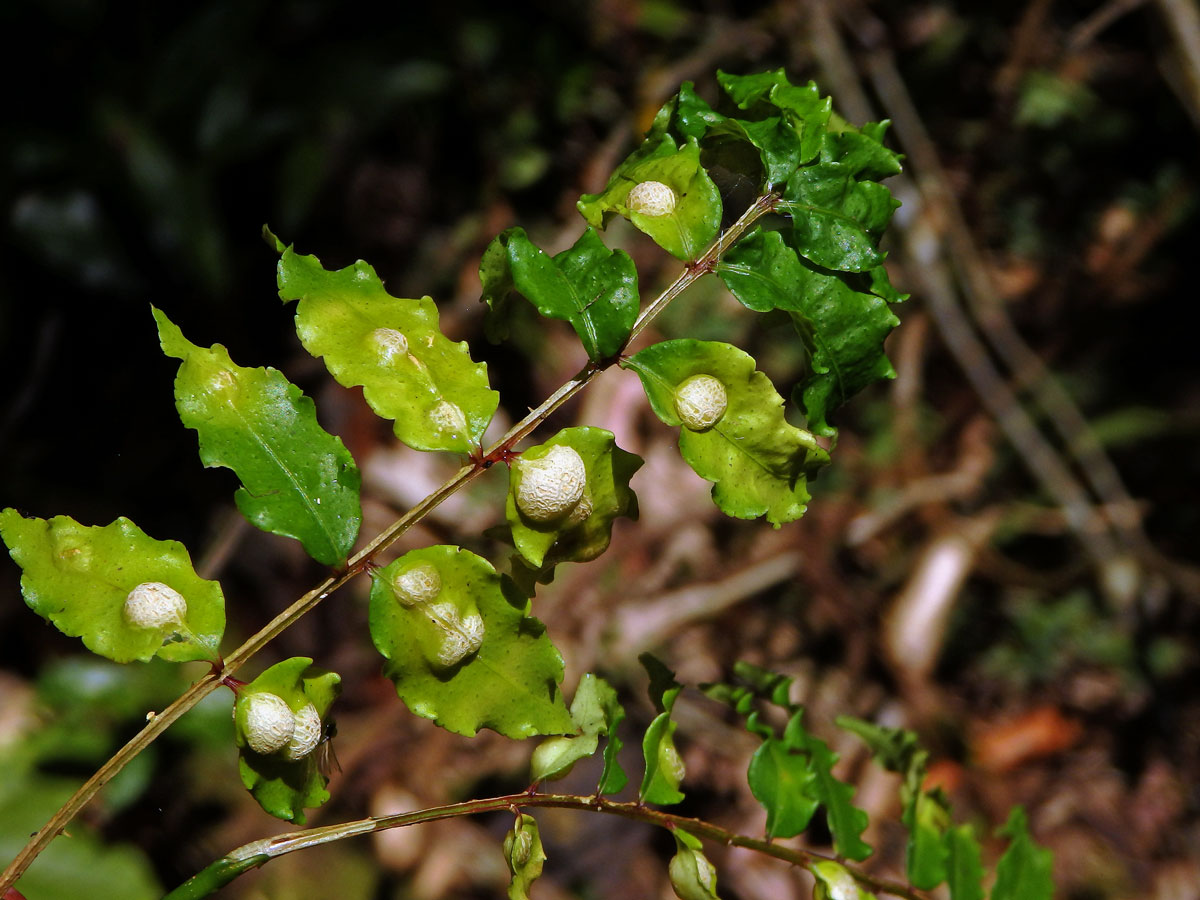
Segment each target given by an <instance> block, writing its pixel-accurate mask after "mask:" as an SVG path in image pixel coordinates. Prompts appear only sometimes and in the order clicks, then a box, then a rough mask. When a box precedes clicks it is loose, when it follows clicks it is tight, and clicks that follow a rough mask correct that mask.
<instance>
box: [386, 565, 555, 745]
mask: <svg viewBox="0 0 1200 900" xmlns="http://www.w3.org/2000/svg"><path fill="white" fill-rule="evenodd" d="M401 597H403V598H404V602H403V603H402V602H401V599H400V598H401ZM405 604H411V605H405ZM528 609H529V603H528V600H527V599H526V598H524V597H522V596H520V592H519V591H518V590H517V589H516V587H515V586H514V585H513V584H512V582H511V581H508V580H502V579H501V578H500V576H499V575H497V574H496V570H495V569H493V568H492V566H491V565H490V564H489V563H488V562H487V561H486V560H484V559H482V558H481V557H479V556H476V555H475V554H473V553H470V552H468V551H466V550H463V549H461V548H459V547H453V546H448V545H440V546H435V547H424V548H422V549H419V550H412V551H410V552H408V553H406V554H405V555H404V556H402V557H400V558H399V559H397V560H395V561H394V562H392V563H391V564H389V565H387V566H385V567H384V568H382V569H379V570H377V571H376V572H375V573H374V577H373V583H372V586H371V612H370V627H371V638H372V640H374V642H375V646H376V647H377V648H378V650H379V652H380V653H381V654H383V656H384V657H385V658H386V659H387V660H388V662H387V663H386V664H385V665H384V670H383V671H384V674H385V675H386V676H387V677H388V678H390V679H391V680H392V682H393V683H394V684H395V685H396V692H397V694H398V695H399V696H400V699H401V700H403V701H404V702H405V704H406V705H407V706H408V708H409V709H410V710H412V711H413V712H414V713H416V714H417V715H419V716H423V717H425V718H427V719H433V720H434V721H435V722H437V724H439V725H441V726H442V727H443V728H446V729H447V730H449V731H453V732H455V733H457V734H464V735H467V736H468V737H470V736H471V735H474V734H475V732H477V731H478V730H479V729H480V728H491V729H492V730H494V731H498V732H500V733H501V734H503V735H505V736H507V737H511V738H526V737H532V736H534V735H539V734H571V733H573V732H574V731H575V724H574V723H573V722H572V721H571V716H570V714H569V713H568V712H567V708H566V706H565V705H564V703H563V699H562V694H561V692H560V691H559V688H558V684H559V682H560V681H562V675H563V663H562V657H561V656H559V654H558V651H557V650H555V649H554V646H553V645H552V644H551V643H550V641H549V639H548V638H547V637H546V636H545V628H544V626H543V625H542V623H541V622H539V621H538V620H537V619H534V618H531V617H530V616H529V615H528Z"/></svg>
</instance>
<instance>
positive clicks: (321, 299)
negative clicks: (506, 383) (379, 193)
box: [279, 247, 500, 453]
mask: <svg viewBox="0 0 1200 900" xmlns="http://www.w3.org/2000/svg"><path fill="white" fill-rule="evenodd" d="M279 296H280V297H281V298H282V299H283V300H284V301H285V302H287V301H290V300H299V301H300V302H299V305H298V306H297V309H296V333H297V334H298V335H299V336H300V340H301V342H302V343H303V344H304V348H305V349H306V350H307V351H308V352H309V353H311V354H312V355H313V356H319V357H323V358H324V360H325V365H326V366H327V367H328V368H329V371H330V372H331V373H332V374H333V377H334V378H336V379H337V380H338V382H339V383H340V384H343V385H345V386H346V387H358V386H361V387H362V389H363V396H364V397H365V398H366V400H367V403H369V404H370V406H371V408H372V409H373V410H375V412H377V413H378V414H379V415H380V416H382V417H384V418H385V419H393V420H394V422H395V424H394V430H395V433H396V437H398V438H399V439H400V440H402V441H403V442H404V443H406V444H408V445H409V446H410V447H413V448H415V449H417V450H450V451H455V452H458V453H467V452H469V451H470V450H471V449H473V448H476V447H478V445H479V442H480V440H481V438H482V437H483V432H484V429H485V428H487V425H488V422H490V421H491V418H492V415H493V414H494V413H495V411H496V406H497V405H498V404H499V401H500V396H499V394H497V393H496V392H495V391H493V390H492V389H491V388H490V387H489V386H488V378H487V367H486V366H485V365H484V364H483V363H476V362H473V361H472V360H471V357H470V354H469V353H468V350H467V345H466V343H465V342H462V343H454V342H452V341H450V340H448V339H447V338H446V337H444V336H443V335H442V333H441V332H440V331H439V330H438V312H437V307H436V306H435V305H434V303H433V301H432V300H431V299H430V298H429V297H422V298H421V299H419V300H409V299H401V298H398V297H393V296H391V295H390V294H388V293H387V291H386V290H384V287H383V283H382V282H381V281H380V280H379V276H378V275H376V274H375V270H374V269H372V268H371V267H370V266H369V265H367V264H366V263H365V262H362V261H361V260H360V261H359V262H356V263H355V264H354V265H352V266H347V267H346V268H344V269H339V270H338V271H336V272H330V271H327V270H326V269H325V268H324V267H322V265H321V263H320V261H319V260H318V259H317V258H316V257H315V256H300V255H299V254H297V253H294V252H293V251H292V249H291V248H290V247H287V248H285V249H283V250H282V255H281V257H280V260H279Z"/></svg>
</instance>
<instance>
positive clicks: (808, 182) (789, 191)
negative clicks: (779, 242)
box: [776, 163, 899, 272]
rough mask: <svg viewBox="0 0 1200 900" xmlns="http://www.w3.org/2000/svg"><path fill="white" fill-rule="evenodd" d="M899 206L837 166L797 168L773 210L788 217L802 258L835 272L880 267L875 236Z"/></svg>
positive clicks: (872, 185)
mask: <svg viewBox="0 0 1200 900" xmlns="http://www.w3.org/2000/svg"><path fill="white" fill-rule="evenodd" d="M897 206H899V203H898V202H897V201H896V200H895V199H894V198H893V197H892V194H891V192H890V191H889V190H888V189H887V188H885V187H884V186H883V185H881V184H876V183H875V182H873V181H856V180H855V179H854V175H853V172H852V170H851V169H850V168H849V167H847V166H843V165H842V164H841V163H817V164H815V165H811V166H805V167H804V168H801V169H797V170H796V172H795V173H794V174H793V175H792V177H791V178H789V179H788V182H787V186H786V187H785V188H784V192H783V199H782V200H780V201H779V202H778V203H777V204H776V209H778V210H779V211H780V212H784V213H787V214H789V215H791V217H792V234H793V238H792V240H793V244H794V246H795V248H796V250H797V251H798V252H799V253H800V255H801V256H803V257H804V258H805V259H808V260H810V261H811V262H814V263H816V264H817V265H818V266H822V267H823V268H826V269H833V270H834V271H838V272H864V271H866V270H868V269H871V268H873V267H874V266H877V265H879V264H880V263H881V262H883V256H884V255H883V254H882V253H880V252H879V250H878V246H877V244H878V237H877V235H879V234H881V233H882V232H883V230H884V229H885V228H886V227H887V224H888V222H889V221H891V217H892V213H893V212H894V211H895V209H896V207H897Z"/></svg>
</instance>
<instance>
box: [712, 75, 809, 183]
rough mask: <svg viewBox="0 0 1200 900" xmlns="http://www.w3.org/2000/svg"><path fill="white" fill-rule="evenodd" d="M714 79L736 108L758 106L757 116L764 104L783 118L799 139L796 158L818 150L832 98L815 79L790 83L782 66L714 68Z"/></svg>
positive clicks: (802, 159)
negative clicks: (740, 70)
mask: <svg viewBox="0 0 1200 900" xmlns="http://www.w3.org/2000/svg"><path fill="white" fill-rule="evenodd" d="M717 81H718V82H720V84H721V87H722V88H723V89H724V90H725V93H726V94H728V95H729V97H730V98H731V99H732V100H733V102H734V103H735V104H737V106H738V108H740V109H744V110H749V111H751V112H752V113H753V112H755V111H756V110H757V112H758V113H759V116H758V117H759V118H760V119H761V118H762V116H763V115H764V114H766V115H767V117H768V118H769V113H764V108H766V109H767V110H770V111H771V112H774V111H778V113H779V114H780V115H781V116H782V118H783V120H784V121H785V122H786V123H787V124H788V125H789V126H790V127H791V129H792V130H793V132H794V133H795V134H796V135H797V136H798V137H799V139H800V151H799V158H798V160H797V162H799V163H807V162H809V161H811V160H813V159H814V158H816V156H817V154H818V153H820V151H821V147H822V145H823V143H824V140H825V133H826V129H827V128H828V127H829V120H830V115H831V113H832V110H833V101H832V100H831V99H830V98H829V97H822V96H821V92H820V91H819V90H818V89H817V86H816V84H815V83H814V82H811V81H810V82H809V83H808V84H806V85H803V86H801V85H793V84H792V83H791V82H789V81H788V78H787V74H786V73H785V72H784V70H783V69H776V70H775V71H773V72H762V73H759V74H755V75H730V74H729V73H727V72H717Z"/></svg>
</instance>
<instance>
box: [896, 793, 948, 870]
mask: <svg viewBox="0 0 1200 900" xmlns="http://www.w3.org/2000/svg"><path fill="white" fill-rule="evenodd" d="M903 819H904V824H905V825H906V826H907V827H908V847H907V850H906V854H905V857H906V858H905V864H906V867H907V870H908V880H909V881H910V882H911V883H912V885H913V887H918V888H921V889H922V890H926V891H928V890H932V889H933V888H935V887H937V886H938V885H939V884H941V883H942V882H943V881H945V880H946V866H947V863H948V860H949V852H950V851H949V847H948V846H947V843H946V839H945V835H946V830H947V828H949V827H950V811H949V810H948V809H947V808H946V805H945V803H944V801H942V799H941V798H940V796H939V795H937V794H933V793H930V792H928V791H923V790H921V789H920V787H919V786H918V788H917V790H916V791H915V792H913V793H912V796H911V798H909V799H906V801H905V809H904V814H903Z"/></svg>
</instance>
